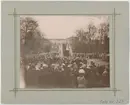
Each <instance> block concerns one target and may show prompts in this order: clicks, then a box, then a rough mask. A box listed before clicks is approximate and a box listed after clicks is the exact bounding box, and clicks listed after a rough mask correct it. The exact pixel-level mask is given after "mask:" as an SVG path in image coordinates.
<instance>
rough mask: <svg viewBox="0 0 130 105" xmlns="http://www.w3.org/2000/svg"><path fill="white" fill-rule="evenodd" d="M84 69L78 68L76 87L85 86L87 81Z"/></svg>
mask: <svg viewBox="0 0 130 105" xmlns="http://www.w3.org/2000/svg"><path fill="white" fill-rule="evenodd" d="M84 75H85V71H84V70H83V69H80V70H79V76H78V77H77V83H78V88H86V84H87V81H86V79H85V76H84Z"/></svg>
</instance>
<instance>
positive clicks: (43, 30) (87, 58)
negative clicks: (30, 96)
mask: <svg viewBox="0 0 130 105" xmlns="http://www.w3.org/2000/svg"><path fill="white" fill-rule="evenodd" d="M109 40H110V39H109V17H108V16H104V15H103V16H102V15H100V16H80V15H79V16H78V15H77V16H71V15H69V16H68V15H49V16H45V15H43V16H20V88H105V87H110V67H109V64H110V62H109V61H110V57H109V53H110V52H109Z"/></svg>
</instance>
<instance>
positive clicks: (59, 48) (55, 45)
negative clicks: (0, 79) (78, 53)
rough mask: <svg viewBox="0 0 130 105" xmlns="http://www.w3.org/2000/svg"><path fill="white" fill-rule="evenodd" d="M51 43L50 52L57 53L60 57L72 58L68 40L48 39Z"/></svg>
mask: <svg viewBox="0 0 130 105" xmlns="http://www.w3.org/2000/svg"><path fill="white" fill-rule="evenodd" d="M50 41H51V42H52V52H56V53H58V54H59V55H60V56H61V57H63V56H72V54H73V52H72V48H71V45H70V41H69V40H68V39H50Z"/></svg>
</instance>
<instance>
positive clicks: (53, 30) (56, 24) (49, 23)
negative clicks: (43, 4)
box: [32, 16, 108, 39]
mask: <svg viewBox="0 0 130 105" xmlns="http://www.w3.org/2000/svg"><path fill="white" fill-rule="evenodd" d="M32 18H34V19H35V20H36V21H37V22H38V24H39V28H40V30H41V32H43V33H44V34H45V37H46V38H49V39H64V38H68V37H70V36H72V35H75V34H74V33H75V31H76V30H77V29H80V28H83V29H85V28H87V25H88V24H89V23H93V24H95V25H96V26H97V25H99V24H100V23H102V22H105V21H108V16H93V17H92V16H32Z"/></svg>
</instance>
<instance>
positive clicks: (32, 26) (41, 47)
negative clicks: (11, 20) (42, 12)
mask: <svg viewBox="0 0 130 105" xmlns="http://www.w3.org/2000/svg"><path fill="white" fill-rule="evenodd" d="M20 38H21V39H20V40H21V52H22V54H32V53H38V52H42V51H43V52H49V50H50V46H51V43H50V42H49V41H48V40H47V39H45V38H44V35H43V34H42V33H41V32H40V30H39V29H38V23H37V21H35V20H34V19H33V18H30V17H25V18H22V17H21V18H20Z"/></svg>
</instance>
